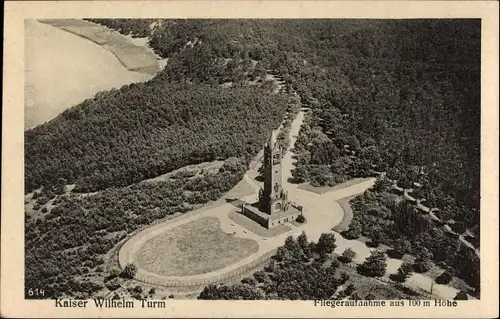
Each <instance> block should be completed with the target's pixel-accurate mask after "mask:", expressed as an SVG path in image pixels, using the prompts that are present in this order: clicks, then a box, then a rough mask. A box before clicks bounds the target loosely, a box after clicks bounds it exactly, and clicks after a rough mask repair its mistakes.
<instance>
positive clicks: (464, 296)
mask: <svg viewBox="0 0 500 319" xmlns="http://www.w3.org/2000/svg"><path fill="white" fill-rule="evenodd" d="M453 300H469V297H468V296H467V293H466V292H465V291H459V292H458V293H457V295H456V296H455V298H453Z"/></svg>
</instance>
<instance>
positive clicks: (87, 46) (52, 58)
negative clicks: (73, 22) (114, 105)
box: [24, 20, 151, 129]
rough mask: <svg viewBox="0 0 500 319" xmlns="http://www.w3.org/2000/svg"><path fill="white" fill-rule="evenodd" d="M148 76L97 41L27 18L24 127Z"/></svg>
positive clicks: (34, 124) (146, 78)
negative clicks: (97, 94)
mask: <svg viewBox="0 0 500 319" xmlns="http://www.w3.org/2000/svg"><path fill="white" fill-rule="evenodd" d="M150 78H151V75H148V74H141V73H137V72H131V71H128V70H127V69H126V68H125V67H124V66H123V65H122V63H120V61H118V59H117V58H116V57H115V56H114V55H113V53H111V52H109V51H107V50H105V49H103V48H102V47H101V46H99V45H97V44H96V43H93V42H91V41H89V40H86V39H84V38H82V37H79V36H77V35H74V34H71V33H69V32H66V31H63V30H60V29H58V28H56V27H53V26H50V25H47V24H42V23H39V22H38V21H36V20H26V21H25V106H24V108H25V122H24V124H25V129H28V128H31V127H33V126H36V125H39V124H41V123H44V122H46V121H49V120H51V119H53V118H54V117H56V116H57V115H58V114H60V113H61V112H62V111H64V110H65V109H67V108H70V107H71V106H74V105H76V104H78V103H80V102H82V101H83V100H85V99H87V98H90V97H93V96H94V94H95V93H97V92H99V91H103V90H110V89H112V88H119V87H121V86H123V85H125V84H129V83H134V82H143V81H146V80H149V79H150Z"/></svg>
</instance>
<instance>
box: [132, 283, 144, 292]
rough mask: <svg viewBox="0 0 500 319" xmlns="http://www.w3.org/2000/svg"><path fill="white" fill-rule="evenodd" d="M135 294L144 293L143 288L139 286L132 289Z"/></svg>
mask: <svg viewBox="0 0 500 319" xmlns="http://www.w3.org/2000/svg"><path fill="white" fill-rule="evenodd" d="M132 291H133V292H137V293H142V287H141V286H139V285H137V286H135V287H134V289H132Z"/></svg>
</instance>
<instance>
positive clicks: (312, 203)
mask: <svg viewBox="0 0 500 319" xmlns="http://www.w3.org/2000/svg"><path fill="white" fill-rule="evenodd" d="M303 121H304V112H299V113H298V115H297V117H296V118H295V119H294V121H293V122H292V124H291V130H290V145H291V146H293V145H294V144H295V141H296V139H297V136H298V133H299V130H300V127H301V125H302V123H303ZM290 148H292V147H290ZM293 155H294V154H293V153H292V152H291V151H290V150H289V151H288V152H286V153H285V155H284V156H283V159H282V165H283V185H284V188H285V189H286V190H288V195H289V196H288V197H289V199H290V200H291V201H294V202H296V203H297V204H298V205H302V206H303V207H304V216H305V217H306V219H307V223H306V224H303V225H300V226H298V227H297V226H294V225H292V224H290V223H288V224H287V225H288V226H289V227H290V228H291V230H290V231H288V232H286V233H282V234H281V235H277V236H275V237H261V236H259V235H256V234H254V233H252V232H250V231H248V230H247V229H245V228H243V227H241V226H240V225H238V224H237V223H235V222H233V221H232V220H231V219H230V218H229V217H228V214H229V213H231V212H234V211H235V210H236V207H235V206H233V205H232V204H223V205H214V206H207V207H205V208H202V209H200V210H199V212H198V213H196V214H191V215H187V216H185V217H184V216H181V217H179V218H176V219H174V220H171V221H167V222H164V223H161V224H158V225H155V226H153V227H150V228H147V229H145V230H144V231H142V232H140V233H138V234H137V235H136V236H134V237H132V238H131V239H130V240H129V241H127V242H126V243H125V244H124V245H123V247H122V249H121V250H120V252H119V261H120V265H121V266H123V265H125V264H126V263H134V264H136V265H138V263H137V262H136V259H135V256H136V255H138V254H137V252H138V251H139V250H140V249H141V246H142V244H143V243H144V242H145V241H147V240H148V239H150V238H152V237H154V236H156V235H158V234H160V233H162V232H165V231H168V230H169V229H172V228H175V227H178V226H180V225H183V224H185V223H187V222H190V221H194V220H196V219H198V218H201V217H208V216H213V217H217V218H218V219H219V220H220V227H221V229H222V231H223V232H226V233H234V236H237V237H241V238H248V239H252V240H255V241H256V242H257V243H258V244H259V250H258V251H257V252H256V253H254V254H252V255H250V256H248V257H247V258H244V259H242V260H240V261H238V262H236V263H234V264H231V265H229V266H227V267H224V268H222V269H219V270H216V271H212V272H208V273H204V274H197V275H192V276H162V275H159V274H155V273H151V272H148V271H146V270H144V269H142V268H140V265H138V272H137V278H138V279H140V280H143V281H146V282H150V283H151V282H154V283H156V284H160V285H165V286H171V285H172V282H183V283H189V284H191V283H196V282H200V281H206V280H215V279H220V278H221V277H223V276H225V275H227V274H228V273H230V272H231V271H234V270H237V269H239V268H240V267H244V266H245V265H248V264H250V263H252V262H254V261H256V260H257V259H258V258H260V257H262V256H263V255H264V254H266V253H269V252H271V251H273V250H275V249H276V248H277V247H279V246H282V245H283V243H284V241H285V239H286V237H288V236H290V235H292V236H294V237H296V236H298V235H300V233H301V232H302V231H304V232H306V234H307V236H308V239H309V240H312V241H317V240H318V239H319V237H320V235H321V234H322V233H325V232H330V231H331V229H332V227H334V226H336V225H337V224H338V223H340V221H341V220H342V218H343V214H344V211H343V209H342V208H341V206H340V205H339V204H338V203H337V202H336V200H339V199H341V198H345V197H350V196H353V195H357V194H361V193H363V192H364V191H365V190H366V189H368V188H370V187H372V186H373V184H374V182H375V179H374V178H370V179H365V180H363V181H361V182H359V183H357V184H353V185H350V186H348V187H345V188H336V189H334V190H332V191H329V192H326V193H323V194H317V193H313V192H310V191H307V190H301V189H299V188H298V185H297V184H292V183H290V182H288V177H291V170H292V169H293V168H294V162H295V160H294V159H293ZM255 176H257V167H253V168H251V169H250V170H249V171H248V172H247V173H246V174H245V176H244V180H245V181H246V182H248V183H249V184H250V185H251V186H252V189H253V191H254V193H253V194H252V195H249V196H246V197H244V198H242V200H243V201H246V202H253V201H256V200H257V197H258V195H257V194H258V191H259V189H260V187H261V184H260V183H258V182H257V181H255ZM335 236H336V244H337V247H336V249H335V253H337V254H342V252H343V251H344V250H345V249H347V248H351V249H353V250H354V251H355V252H356V258H355V260H354V262H355V263H362V262H364V260H365V259H366V258H367V257H368V256H369V255H370V253H371V252H372V251H373V250H374V248H369V247H367V246H366V245H365V244H364V243H362V242H360V241H358V240H347V239H345V238H343V237H342V236H340V235H339V234H338V233H335ZM401 263H402V261H401V260H399V259H392V258H387V274H386V276H385V277H386V278H387V277H388V276H389V275H390V274H395V273H396V272H397V269H398V268H399V266H400V265H401ZM406 285H407V286H409V287H412V288H414V289H417V290H424V291H429V290H430V287H431V285H433V295H434V296H436V297H437V298H443V299H453V297H455V295H456V294H457V292H458V290H457V289H455V288H453V287H451V286H448V285H439V284H436V283H434V284H433V279H432V278H431V277H429V276H427V275H426V274H413V275H412V276H411V277H410V278H408V280H407V282H406Z"/></svg>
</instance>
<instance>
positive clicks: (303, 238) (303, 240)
mask: <svg viewBox="0 0 500 319" xmlns="http://www.w3.org/2000/svg"><path fill="white" fill-rule="evenodd" d="M297 244H298V245H299V247H300V248H301V249H302V250H304V251H305V250H306V249H307V248H308V246H309V242H308V241H307V235H306V232H305V231H302V233H301V234H300V235H299V237H297Z"/></svg>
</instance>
